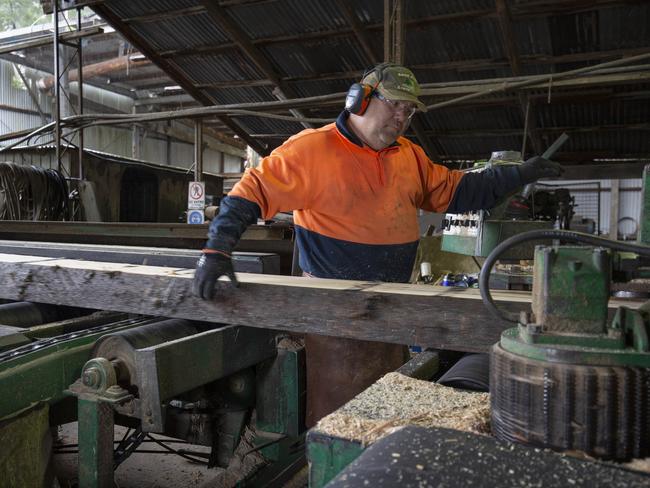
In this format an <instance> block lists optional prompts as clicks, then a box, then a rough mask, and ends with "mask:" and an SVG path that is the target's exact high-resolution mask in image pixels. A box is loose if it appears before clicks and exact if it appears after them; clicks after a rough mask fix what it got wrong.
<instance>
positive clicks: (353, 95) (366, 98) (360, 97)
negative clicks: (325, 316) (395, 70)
mask: <svg viewBox="0 0 650 488" xmlns="http://www.w3.org/2000/svg"><path fill="white" fill-rule="evenodd" d="M389 66H394V64H393V63H381V64H378V65H377V66H375V67H374V68H372V71H370V73H372V72H373V71H375V72H377V83H375V85H374V86H372V85H368V84H367V83H353V84H352V86H350V89H349V90H348V93H347V95H346V96H345V110H347V111H348V112H350V113H351V114H355V115H363V114H364V112H365V111H366V109H367V108H368V104H370V97H372V94H373V93H374V92H375V90H376V89H377V87H378V86H379V84H380V83H381V82H382V79H383V77H384V70H385V69H386V68H388V67H389ZM368 74H369V72H368V71H366V72H365V73H364V74H363V76H362V77H361V80H363V79H364V78H365V77H366V76H368Z"/></svg>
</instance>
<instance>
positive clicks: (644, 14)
mask: <svg viewBox="0 0 650 488" xmlns="http://www.w3.org/2000/svg"><path fill="white" fill-rule="evenodd" d="M595 3H596V5H594V6H591V7H590V6H588V5H587V4H586V3H585V2H567V1H560V0H555V1H554V0H548V1H545V2H540V1H539V0H511V1H509V2H508V4H509V6H510V17H511V28H512V29H511V30H512V34H513V40H514V44H515V47H516V51H517V54H518V58H519V59H518V63H519V69H520V73H519V74H521V75H531V74H549V73H558V72H561V71H563V70H568V69H573V68H576V67H583V66H588V65H594V64H596V63H600V62H603V61H608V60H612V59H617V58H619V57H621V56H623V55H625V54H628V55H629V54H638V53H640V52H643V51H644V50H645V49H647V50H648V52H650V2H644V1H620V2H616V1H602V2H595ZM342 4H344V2H333V1H324V0H275V1H272V0H258V1H255V0H246V1H233V0H222V1H221V2H215V3H213V5H216V6H217V7H218V8H219V9H220V10H221V11H223V12H225V13H226V15H227V17H229V18H230V19H231V21H232V23H233V24H234V25H236V26H238V28H239V29H240V31H241V33H242V35H243V36H245V37H246V38H247V39H248V44H249V45H252V46H254V48H253V49H254V50H255V51H256V54H251V53H247V52H246V46H239V47H238V46H237V45H236V44H237V43H236V41H237V40H236V39H231V38H230V35H229V34H227V32H228V29H227V28H225V27H224V26H222V25H220V24H219V21H218V20H216V19H215V18H213V17H212V16H211V15H210V14H209V12H207V11H206V10H205V8H204V7H203V5H204V4H203V3H202V2H200V1H199V0H195V1H190V0H165V1H157V0H155V1H154V0H144V1H138V2H124V1H123V0H106V1H104V2H102V3H101V4H98V5H97V6H96V7H94V8H95V9H96V11H97V12H99V13H100V14H101V13H102V12H106V13H110V14H111V16H113V18H114V19H115V20H114V23H115V27H116V28H117V29H118V30H120V31H122V32H123V33H125V35H127V37H129V38H130V39H132V40H133V41H134V42H135V43H136V44H138V45H139V47H141V48H146V49H148V50H149V51H152V52H153V53H154V54H155V56H162V54H163V53H164V51H173V52H176V53H178V55H174V56H172V58H171V61H172V62H173V65H174V66H176V67H177V68H178V71H179V72H180V73H181V74H182V76H183V79H182V80H180V81H181V82H182V83H183V85H184V87H185V88H186V89H188V91H190V92H191V93H193V94H194V95H195V96H199V95H206V96H207V97H209V99H211V100H214V101H215V102H216V103H221V104H233V103H241V102H263V101H271V100H276V99H277V98H276V95H275V94H274V91H273V88H274V85H273V84H270V83H269V84H267V85H264V86H259V83H255V82H259V81H260V80H268V79H271V80H273V79H275V80H277V79H279V80H280V84H281V85H282V86H281V88H282V90H283V91H287V90H290V91H291V92H292V93H290V98H291V97H307V96H317V95H326V94H330V93H336V92H342V91H345V89H346V88H347V87H348V86H349V84H350V83H352V82H353V81H356V79H358V76H359V74H360V73H362V72H363V71H364V69H366V68H367V67H368V66H369V65H371V64H372V62H371V59H370V57H369V55H368V52H367V50H366V49H364V47H363V45H362V42H360V39H359V38H358V37H357V36H356V35H355V32H354V29H353V28H352V26H351V25H350V24H349V22H348V20H347V17H346V13H345V12H344V11H343V10H341V5H342ZM347 5H348V7H349V8H350V9H351V10H352V11H353V12H354V15H355V16H356V20H357V22H358V23H359V24H360V25H361V26H362V28H363V29H364V31H365V36H366V37H367V39H369V43H370V49H371V50H372V51H373V53H372V54H373V57H374V58H376V59H381V58H382V57H383V55H382V51H383V25H382V23H383V15H384V12H383V8H384V2H383V1H382V0H360V1H355V2H347ZM404 5H405V8H406V10H405V18H406V23H405V29H406V30H405V32H406V35H405V43H406V44H405V47H406V48H405V64H406V65H407V66H410V67H412V68H413V70H414V72H415V73H416V75H417V77H418V79H419V80H420V82H421V83H425V84H426V83H443V82H457V81H469V80H479V79H488V78H505V77H510V76H513V74H515V73H513V66H512V65H511V60H510V59H509V58H508V55H509V50H508V49H507V46H506V43H505V42H504V34H503V32H502V29H501V25H502V24H501V21H500V20H502V19H500V18H499V15H498V13H497V9H496V6H495V2H494V0H438V1H435V2H433V1H428V0H410V1H409V2H404ZM188 8H191V9H192V10H191V15H190V14H188V13H187V11H185V13H184V12H183V10H182V9H188ZM202 8H203V10H202ZM169 12H172V13H173V12H178V15H174V16H173V17H172V18H170V17H169ZM157 14H163V15H162V17H161V18H158V19H155V18H150V19H147V21H140V22H138V21H134V20H133V19H131V20H130V21H129V22H124V20H125V19H128V18H132V17H137V16H141V15H151V16H155V15H157ZM165 15H167V17H165ZM196 48H200V49H201V52H202V54H188V50H191V49H196ZM255 55H259V56H261V57H262V58H263V59H264V62H265V63H267V64H268V65H269V66H270V67H271V69H272V70H273V73H267V72H264V68H261V67H260V66H259V63H258V62H256V61H255V60H254V57H255ZM160 59H162V58H160ZM160 59H159V58H157V57H155V58H154V61H155V62H160ZM648 64H650V61H649V62H648ZM217 82H232V86H230V87H209V86H202V87H201V86H199V87H197V86H196V85H209V84H210V83H217ZM188 83H189V84H191V85H192V86H188ZM528 93H529V94H530V96H531V100H532V104H533V108H534V110H533V111H532V114H533V119H532V120H531V122H533V124H532V125H531V130H533V131H534V132H533V133H534V134H535V137H536V140H537V141H538V142H540V143H541V144H546V143H547V142H549V143H550V142H552V140H553V139H554V138H555V137H557V135H559V133H558V132H559V131H561V130H564V129H570V130H568V132H569V135H570V136H571V139H570V141H569V143H568V144H567V145H566V146H565V147H563V148H562V152H561V153H559V155H558V157H560V158H561V157H563V154H564V156H565V158H566V159H569V160H570V161H572V162H573V161H575V162H578V161H591V160H593V159H594V158H596V156H597V153H600V154H603V155H605V157H612V156H613V155H615V154H626V155H631V156H632V157H637V158H648V157H650V142H649V139H648V138H647V137H646V135H647V134H648V128H647V127H645V126H642V125H640V124H644V123H645V119H646V118H647V113H648V109H649V108H650V106H649V105H650V81H646V80H641V81H638V82H635V83H631V82H630V81H627V80H622V79H619V80H617V81H612V80H611V79H610V80H602V82H601V83H600V84H598V85H585V86H578V87H572V88H567V87H561V86H553V87H552V89H551V90H550V103H546V101H547V100H546V98H547V96H548V93H547V92H546V91H545V90H540V89H536V90H530V91H529V92H528ZM455 96H458V95H455ZM450 97H451V95H447V96H444V97H443V96H437V97H430V98H428V99H427V100H426V101H427V102H428V103H433V102H435V101H440V100H444V99H447V98H450ZM491 99H492V100H493V101H496V103H489V102H490V100H491ZM524 108H525V107H522V106H521V104H520V100H519V98H518V97H517V95H516V94H515V93H506V94H501V95H498V96H496V95H494V96H491V97H485V98H482V99H480V100H477V101H476V102H465V103H463V104H462V105H454V106H451V107H448V108H445V109H441V110H432V111H430V112H429V113H427V114H425V115H424V116H422V117H421V118H422V125H423V126H424V128H425V131H426V134H424V135H423V134H422V133H420V137H424V138H425V140H424V141H419V142H424V143H428V144H429V146H430V147H433V148H436V149H437V151H438V153H439V154H437V156H438V157H439V158H440V159H442V160H444V159H449V158H460V159H472V158H477V157H483V158H484V157H486V156H488V155H489V154H490V152H491V151H493V150H498V149H512V148H514V149H519V148H520V147H521V144H522V138H523V127H524ZM336 111H337V110H335V109H334V108H333V107H332V106H329V105H328V106H325V107H323V108H320V109H319V108H318V107H314V108H312V109H311V110H306V109H303V112H304V113H305V114H306V115H308V116H311V117H320V118H323V117H332V116H334V115H335V114H336ZM286 113H288V112H286ZM236 120H240V121H241V122H242V127H245V128H246V130H247V131H249V135H250V137H249V142H251V141H258V140H259V137H256V134H264V135H268V137H267V138H266V139H263V141H264V142H265V143H266V144H268V149H271V148H272V147H274V146H276V145H277V144H278V143H279V142H280V141H279V140H278V139H279V138H278V137H276V136H273V135H272V134H274V133H275V134H287V133H291V132H293V131H297V130H300V129H301V127H302V126H301V125H300V124H298V123H295V122H282V121H277V120H269V119H264V118H259V119H252V118H250V117H247V118H245V119H242V118H237V119H236ZM630 124H636V126H634V127H630V128H626V126H629V125H630ZM529 142H530V141H529ZM527 147H528V148H529V150H532V144H530V143H529V144H527ZM542 149H543V148H542Z"/></svg>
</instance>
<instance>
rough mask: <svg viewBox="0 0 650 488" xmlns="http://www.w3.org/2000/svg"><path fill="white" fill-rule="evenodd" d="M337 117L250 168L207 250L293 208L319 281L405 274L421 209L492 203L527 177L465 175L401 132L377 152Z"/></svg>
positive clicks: (300, 240) (402, 277)
mask: <svg viewBox="0 0 650 488" xmlns="http://www.w3.org/2000/svg"><path fill="white" fill-rule="evenodd" d="M347 117H348V114H347V112H343V113H342V114H341V115H340V116H339V118H338V119H337V121H336V123H332V124H328V125H326V126H324V127H321V128H319V129H308V130H304V131H302V132H300V133H299V134H297V135H295V136H293V137H291V138H289V139H288V140H287V141H286V142H285V143H284V144H282V145H281V146H280V147H278V148H276V149H275V150H274V151H273V152H272V153H271V154H270V155H269V156H267V157H266V158H264V159H263V160H262V161H261V163H260V166H259V167H257V168H253V169H249V170H247V171H246V173H245V174H244V176H243V177H242V179H241V180H240V181H239V182H238V183H237V184H236V185H235V187H234V188H233V189H232V191H231V192H230V193H229V194H228V196H227V197H226V198H224V199H223V200H222V202H221V208H220V212H219V216H218V217H217V218H216V219H215V220H214V221H213V222H212V223H211V225H210V230H209V233H208V235H209V240H208V243H207V244H206V247H207V248H210V249H217V250H222V251H225V252H230V251H231V250H232V248H233V247H234V245H235V244H236V242H237V240H238V239H239V236H241V233H242V232H243V229H244V228H245V225H248V224H249V223H251V222H254V219H255V216H256V215H257V216H262V217H263V218H265V219H271V218H272V217H273V216H274V215H275V214H276V213H278V212H288V211H293V215H294V222H295V224H296V242H297V246H298V249H299V253H300V267H301V268H302V269H303V271H305V272H307V273H309V274H311V275H314V276H317V277H321V278H340V279H359V280H377V281H395V282H405V281H408V279H409V277H410V273H411V269H412V267H413V261H414V259H415V253H416V250H417V244H418V240H419V227H418V219H417V210H418V209H419V208H421V209H424V210H428V211H432V212H446V211H450V212H465V211H468V210H478V209H481V208H490V207H491V206H492V205H494V203H495V202H496V201H497V200H498V198H500V197H501V196H503V195H504V194H506V193H508V192H509V191H511V190H513V189H514V188H516V187H517V186H519V185H520V184H521V177H520V175H519V172H518V170H517V169H516V168H495V169H493V170H492V169H491V170H486V171H483V172H481V173H463V172H460V171H454V170H449V169H448V168H446V167H444V166H441V165H438V164H434V163H433V162H431V160H430V159H429V158H428V157H427V156H426V155H425V153H424V151H423V150H422V148H421V147H420V146H418V145H416V144H413V143H412V142H410V141H409V140H408V139H406V138H404V137H400V138H399V139H398V140H397V141H396V143H395V144H393V145H391V146H389V147H387V148H385V149H382V150H380V151H375V150H373V149H372V148H370V147H368V146H364V145H363V144H362V143H361V141H359V140H358V138H357V137H356V136H355V135H354V134H353V133H352V132H350V131H349V130H348V128H347V125H346V120H347Z"/></svg>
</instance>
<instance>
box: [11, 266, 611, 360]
mask: <svg viewBox="0 0 650 488" xmlns="http://www.w3.org/2000/svg"><path fill="white" fill-rule="evenodd" d="M193 274H194V271H193V270H191V269H180V268H176V269H175V268H163V267H155V266H137V265H125V264H116V263H101V262H93V261H78V260H71V259H51V258H43V257H35V256H21V255H16V254H0V277H1V279H0V298H3V299H9V300H28V301H34V302H41V303H52V304H60V305H73V306H80V307H86V308H93V309H100V310H113V311H121V312H130V313H138V314H145V315H156V316H163V317H177V318H185V319H190V320H200V321H208V322H216V323H225V324H232V325H242V326H250V327H260V328H270V329H277V330H281V331H286V332H290V333H294V334H303V333H312V334H322V335H332V336H339V337H348V338H355V339H363V340H370V341H385V342H393V343H399V344H409V345H421V346H424V347H434V348H441V349H451V350H458V351H470V352H471V351H474V352H481V351H487V350H488V348H489V347H490V346H491V345H492V344H494V343H495V342H497V341H498V339H499V336H500V334H501V332H502V331H503V330H504V329H505V328H507V327H509V325H508V324H505V323H499V322H498V321H497V320H495V319H494V318H493V317H492V316H491V315H489V314H488V312H487V310H486V309H485V307H484V306H483V303H482V302H481V299H480V296H479V294H478V290H472V289H465V290H457V289H450V288H442V287H433V286H427V285H410V284H391V283H372V282H363V281H344V280H324V279H316V278H302V277H288V276H273V275H257V274H245V273H241V274H238V277H239V279H240V287H239V288H232V287H230V286H229V284H228V283H227V282H226V281H224V282H223V283H221V282H220V283H219V285H222V286H220V291H219V293H218V296H217V297H216V298H215V299H214V300H213V301H204V300H201V299H200V298H197V297H195V296H193V295H192V293H191V285H192V277H193ZM493 297H494V299H495V300H496V302H497V303H498V305H499V306H500V307H503V308H505V309H506V310H509V311H511V312H517V311H520V310H524V309H525V310H528V309H529V307H530V294H528V293H523V292H494V293H493ZM614 305H616V304H615V303H613V302H610V306H614Z"/></svg>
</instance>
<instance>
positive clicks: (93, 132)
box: [0, 60, 241, 173]
mask: <svg viewBox="0 0 650 488" xmlns="http://www.w3.org/2000/svg"><path fill="white" fill-rule="evenodd" d="M13 69H14V68H13V66H12V63H10V62H8V61H4V60H0V134H6V133H9V132H15V131H19V130H24V129H31V128H36V127H39V126H40V125H42V122H41V117H40V116H39V115H38V109H37V106H36V105H35V104H34V102H33V101H32V99H31V98H30V96H29V93H28V92H27V90H26V89H21V88H18V87H16V86H15V82H14V81H12V79H13V78H17V79H18V81H19V82H20V78H18V77H17V75H15V74H14V72H13ZM29 75H31V76H29V78H35V77H40V76H47V75H48V74H47V73H43V72H37V71H35V70H29ZM76 85H77V84H76V83H71V90H72V92H73V93H76V90H77V87H76ZM33 91H34V93H35V94H36V96H37V97H38V100H39V106H40V108H41V110H42V111H43V112H44V113H45V114H46V116H47V122H50V121H51V111H52V100H53V97H50V96H47V95H45V94H44V93H41V92H39V91H38V90H33ZM84 98H86V99H88V100H91V101H93V102H97V103H101V104H102V105H105V106H109V107H112V108H115V109H117V110H119V111H121V112H126V113H131V110H132V108H133V100H132V99H131V98H129V97H126V96H123V95H119V94H116V93H112V92H109V91H106V90H100V89H99V88H96V87H93V86H86V85H84ZM7 106H9V107H16V108H18V109H21V110H27V111H33V112H34V114H26V113H19V112H16V111H14V110H8V109H7V108H6V107H7ZM84 113H97V111H93V110H90V109H84ZM172 124H173V122H172ZM50 140H51V138H50V139H46V140H43V139H40V140H37V141H35V142H48V141H50ZM10 142H12V141H4V142H2V143H1V144H3V145H5V144H9V143H10ZM84 146H85V147H86V148H88V149H95V150H97V151H102V152H107V153H111V154H117V155H120V156H125V157H131V155H132V130H131V128H130V127H101V128H100V127H90V128H88V129H86V130H85V131H84ZM222 158H223V159H224V166H225V167H224V170H223V171H224V172H239V171H240V165H241V158H238V157H236V156H232V155H228V154H225V155H224V156H222V155H221V152H220V151H216V150H214V149H206V150H205V151H204V154H203V159H204V162H203V165H204V170H205V171H206V172H212V173H219V172H221V160H222ZM140 159H142V160H145V161H151V162H154V163H158V164H168V165H171V166H178V167H183V168H190V167H191V166H192V162H193V160H194V147H193V144H191V143H184V142H178V141H172V142H168V141H167V140H166V138H164V136H160V135H148V136H146V137H145V138H144V141H143V143H142V147H141V148H140ZM0 160H2V157H1V156H0Z"/></svg>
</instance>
